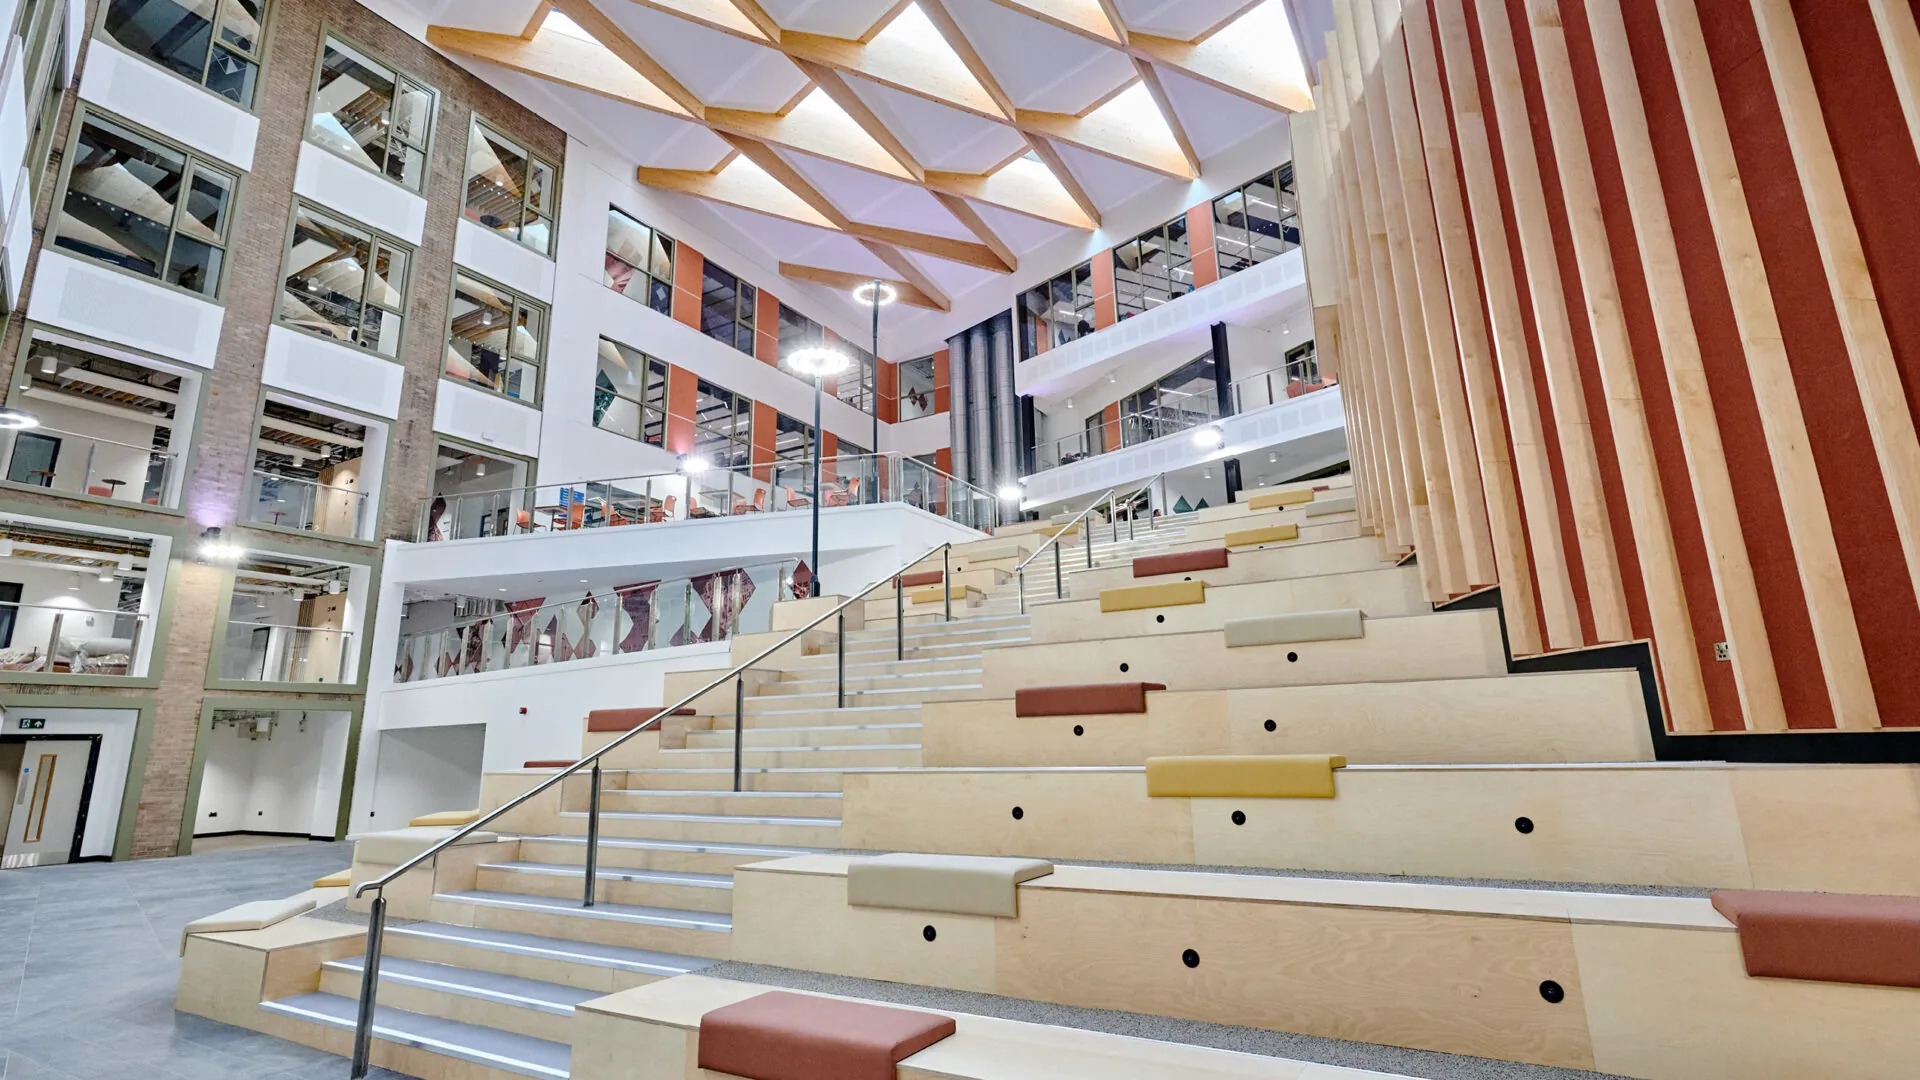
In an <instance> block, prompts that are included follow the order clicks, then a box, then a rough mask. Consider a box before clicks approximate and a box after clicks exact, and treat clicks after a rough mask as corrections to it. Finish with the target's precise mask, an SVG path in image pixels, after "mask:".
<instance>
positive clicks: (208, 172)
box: [53, 115, 235, 296]
mask: <svg viewBox="0 0 1920 1080" xmlns="http://www.w3.org/2000/svg"><path fill="white" fill-rule="evenodd" d="M79 128H80V134H79V135H78V136H77V137H76V138H75V139H74V147H73V155H72V162H73V165H72V170H71V171H70V172H69V174H68V178H67V193H66V197H65V199H64V200H63V201H62V203H61V206H60V215H59V217H58V218H57V219H56V220H55V222H54V229H55V235H54V241H53V243H54V246H55V247H58V248H61V249H63V250H66V251H71V252H74V253H76V254H79V255H85V256H86V257H88V258H90V259H99V260H100V261H102V262H107V263H112V264H113V265H115V266H118V267H120V268H121V269H123V270H128V271H131V272H132V273H135V274H139V275H141V276H142V277H150V278H157V279H159V280H161V281H165V282H167V283H168V284H170V285H177V286H179V287H180V288H183V289H186V290H187V291H189V292H194V293H199V294H200V295H202V296H213V295H216V294H217V293H218V292H219V291H220V270H221V266H222V264H223V263H224V262H225V259H226V243H227V216H228V211H229V209H230V208H231V205H232V201H233V189H234V182H235V181H234V176H233V174H232V173H229V172H225V171H223V170H220V169H216V168H214V167H213V166H211V165H208V164H206V163H205V162H202V161H200V160H198V159H197V158H195V157H193V156H192V155H191V154H188V153H186V152H185V151H182V150H176V149H174V148H173V147H172V146H170V145H168V144H166V143H163V142H161V141H160V140H158V139H155V138H153V137H152V136H149V135H143V134H140V133H138V132H135V131H134V130H133V129H132V128H129V127H125V126H123V125H121V124H118V123H115V122H113V121H111V120H105V119H102V118H101V117H98V116H93V115H88V116H87V117H86V118H85V120H84V121H83V122H82V123H81V124H80V125H79Z"/></svg>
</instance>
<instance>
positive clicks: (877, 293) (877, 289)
mask: <svg viewBox="0 0 1920 1080" xmlns="http://www.w3.org/2000/svg"><path fill="white" fill-rule="evenodd" d="M899 298H900V290H898V289H896V288H894V287H893V283H892V282H889V281H884V280H882V279H880V278H874V279H873V280H872V281H869V282H867V283H865V284H863V285H855V286H854V287H853V299H854V301H855V302H856V303H861V304H867V305H869V306H870V307H872V308H873V352H872V353H871V354H870V355H871V356H872V357H873V401H872V402H871V403H870V404H871V405H872V406H873V441H872V442H871V443H870V444H869V450H868V453H870V454H872V455H873V486H874V489H875V491H874V496H873V500H874V501H875V502H876V503H877V502H879V501H880V495H879V487H880V308H881V306H882V305H884V304H891V303H893V302H894V301H895V300H897V299H899ZM894 392H895V394H896V395H897V394H898V393H899V388H898V387H897V386H896V387H895V390H894Z"/></svg>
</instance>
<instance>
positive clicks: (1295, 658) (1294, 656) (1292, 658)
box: [1287, 652, 1300, 664]
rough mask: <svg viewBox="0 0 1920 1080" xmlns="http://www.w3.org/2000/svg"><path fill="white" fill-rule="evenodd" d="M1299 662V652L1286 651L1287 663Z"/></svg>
mask: <svg viewBox="0 0 1920 1080" xmlns="http://www.w3.org/2000/svg"><path fill="white" fill-rule="evenodd" d="M1299 662H1300V654H1299V653H1297V652H1290V653H1288V654H1287V663H1289V664H1297V663H1299Z"/></svg>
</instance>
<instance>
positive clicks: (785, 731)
mask: <svg viewBox="0 0 1920 1080" xmlns="http://www.w3.org/2000/svg"><path fill="white" fill-rule="evenodd" d="M753 720H754V717H752V716H751V715H749V716H748V717H747V728H746V731H745V732H743V733H742V739H743V741H744V743H745V745H746V746H747V748H748V749H758V748H762V747H768V746H790V745H795V744H800V745H806V746H842V745H852V744H856V743H858V744H865V745H876V744H880V743H898V744H901V745H914V746H918V745H919V744H920V725H919V724H837V725H824V726H817V727H785V726H782V727H773V728H757V727H756V725H755V724H754V723H753ZM733 736H734V732H733V728H732V727H725V728H715V729H714V730H712V731H693V732H688V734H687V746H688V748H689V749H707V750H712V749H730V748H732V746H733Z"/></svg>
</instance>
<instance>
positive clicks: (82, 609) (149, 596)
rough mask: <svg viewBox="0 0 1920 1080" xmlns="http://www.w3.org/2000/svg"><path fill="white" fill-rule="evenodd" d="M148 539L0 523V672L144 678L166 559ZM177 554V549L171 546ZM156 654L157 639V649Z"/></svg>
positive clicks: (13, 520) (2, 519)
mask: <svg viewBox="0 0 1920 1080" xmlns="http://www.w3.org/2000/svg"><path fill="white" fill-rule="evenodd" d="M155 539H157V537H155V536H154V535H152V534H142V533H134V532H122V531H120V530H117V529H110V528H104V527H103V528H98V529H95V528H89V527H87V526H84V525H60V524H56V523H54V522H51V521H37V520H28V519H25V518H20V517H16V516H12V515H6V516H0V546H4V549H5V550H6V551H8V552H9V553H10V554H9V556H8V558H7V560H6V562H5V564H4V566H5V570H4V573H0V576H4V578H5V580H6V584H5V585H3V586H0V628H3V629H4V630H5V631H7V632H10V633H11V639H10V640H8V641H7V643H6V644H4V645H0V673H4V674H5V675H7V676H8V677H12V676H14V675H16V674H28V673H32V674H33V675H35V676H37V677H39V678H46V677H48V676H67V675H78V676H86V675H119V676H128V675H131V676H141V675H146V674H148V671H147V660H148V657H149V656H150V654H151V653H152V651H153V648H154V646H155V644H156V642H155V640H154V639H155V634H154V629H155V615H154V612H155V611H156V610H157V609H158V608H159V606H160V595H161V592H162V590H163V589H164V588H165V587H166V570H167V560H166V559H164V558H161V559H155V558H153V548H154V541H155ZM176 550H177V548H176ZM158 644H160V645H161V646H162V647H164V644H165V640H164V638H163V639H161V640H160V642H159V643H158Z"/></svg>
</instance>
